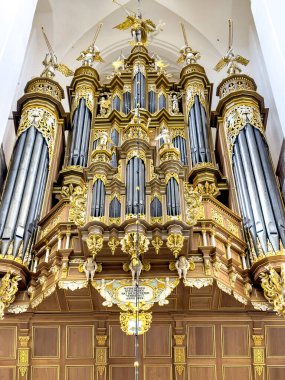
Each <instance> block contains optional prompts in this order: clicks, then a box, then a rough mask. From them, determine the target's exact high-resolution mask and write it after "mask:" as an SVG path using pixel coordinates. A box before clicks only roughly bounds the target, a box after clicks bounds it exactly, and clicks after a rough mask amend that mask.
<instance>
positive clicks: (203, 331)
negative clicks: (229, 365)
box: [187, 326, 215, 357]
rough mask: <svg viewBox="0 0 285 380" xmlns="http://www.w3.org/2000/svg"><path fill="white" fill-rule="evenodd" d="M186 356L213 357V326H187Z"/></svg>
mask: <svg viewBox="0 0 285 380" xmlns="http://www.w3.org/2000/svg"><path fill="white" fill-rule="evenodd" d="M187 350H188V353H187V356H188V357H189V356H214V355H215V326H187Z"/></svg>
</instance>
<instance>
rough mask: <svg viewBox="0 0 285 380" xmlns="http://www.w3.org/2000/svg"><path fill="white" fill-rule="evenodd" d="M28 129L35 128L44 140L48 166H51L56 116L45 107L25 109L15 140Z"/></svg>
mask: <svg viewBox="0 0 285 380" xmlns="http://www.w3.org/2000/svg"><path fill="white" fill-rule="evenodd" d="M30 127H34V128H36V129H37V130H38V131H39V132H40V133H41V134H42V135H43V137H44V139H45V140H46V143H47V146H48V150H49V165H51V161H52V157H53V149H54V139H55V134H56V130H57V118H56V116H55V115H54V114H53V113H51V112H50V110H48V109H47V108H45V107H32V108H27V109H25V110H24V111H23V112H22V115H21V120H20V124H19V129H18V132H17V138H19V136H20V135H21V134H22V133H23V132H25V131H26V130H27V129H29V128H30Z"/></svg>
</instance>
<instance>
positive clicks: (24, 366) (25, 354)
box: [18, 336, 30, 376]
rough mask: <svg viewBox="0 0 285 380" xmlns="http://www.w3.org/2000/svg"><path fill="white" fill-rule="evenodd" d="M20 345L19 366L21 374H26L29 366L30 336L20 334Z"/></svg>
mask: <svg viewBox="0 0 285 380" xmlns="http://www.w3.org/2000/svg"><path fill="white" fill-rule="evenodd" d="M18 339H19V343H20V347H21V348H19V349H18V368H19V372H20V374H21V376H25V374H26V373H27V370H28V367H29V348H28V342H29V340H30V337H29V336H19V338H18Z"/></svg>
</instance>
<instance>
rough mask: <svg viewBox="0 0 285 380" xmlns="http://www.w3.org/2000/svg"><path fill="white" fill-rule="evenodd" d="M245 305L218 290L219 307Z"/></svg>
mask: <svg viewBox="0 0 285 380" xmlns="http://www.w3.org/2000/svg"><path fill="white" fill-rule="evenodd" d="M244 308H245V305H243V304H242V303H240V302H238V301H237V300H236V299H235V298H234V297H233V296H230V295H229V294H227V293H225V292H222V291H220V297H219V309H244Z"/></svg>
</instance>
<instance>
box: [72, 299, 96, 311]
mask: <svg viewBox="0 0 285 380" xmlns="http://www.w3.org/2000/svg"><path fill="white" fill-rule="evenodd" d="M66 302H67V306H68V309H69V310H70V311H81V312H82V311H92V310H93V303H92V300H91V299H80V298H78V299H70V298H69V299H67V301H66Z"/></svg>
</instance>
